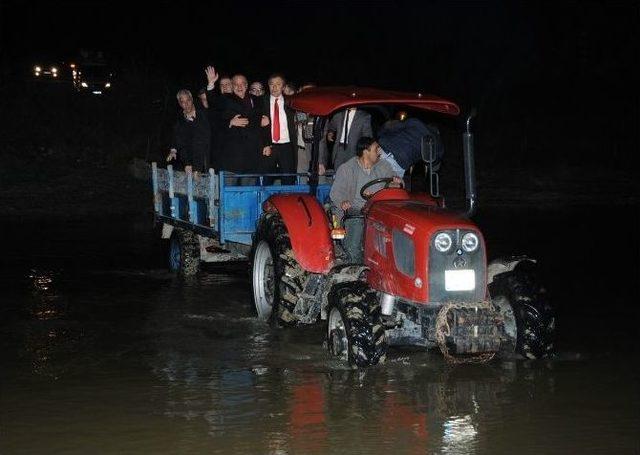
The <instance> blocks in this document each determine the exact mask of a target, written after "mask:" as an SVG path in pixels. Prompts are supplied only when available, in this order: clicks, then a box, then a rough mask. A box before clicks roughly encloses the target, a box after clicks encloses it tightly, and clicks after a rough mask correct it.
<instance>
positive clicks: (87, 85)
mask: <svg viewBox="0 0 640 455" xmlns="http://www.w3.org/2000/svg"><path fill="white" fill-rule="evenodd" d="M80 85H82V86H83V87H84V88H87V87H89V84H87V83H86V82H83V83H82V84H80Z"/></svg>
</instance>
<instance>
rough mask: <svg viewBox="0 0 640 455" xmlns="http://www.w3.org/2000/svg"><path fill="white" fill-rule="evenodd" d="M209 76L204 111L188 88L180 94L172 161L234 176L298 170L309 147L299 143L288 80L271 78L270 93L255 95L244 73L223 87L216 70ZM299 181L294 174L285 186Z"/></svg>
mask: <svg viewBox="0 0 640 455" xmlns="http://www.w3.org/2000/svg"><path fill="white" fill-rule="evenodd" d="M205 74H206V76H207V87H206V90H205V91H204V93H202V94H201V101H202V105H203V107H197V106H196V105H195V103H194V101H193V97H192V95H191V93H190V92H189V91H188V90H180V91H179V92H178V94H177V98H178V104H179V105H180V108H181V109H182V112H181V114H179V115H178V121H177V124H176V130H175V137H174V142H173V144H172V147H171V151H170V153H169V156H168V157H167V161H168V162H179V163H181V164H182V165H185V166H186V165H191V166H192V167H193V168H194V170H199V171H204V170H206V169H208V168H210V167H212V168H214V169H215V170H216V171H218V170H224V171H231V172H234V173H261V174H268V173H276V172H277V173H284V174H295V173H296V172H298V171H299V169H298V166H297V161H298V160H297V156H298V147H302V148H304V147H305V144H304V142H302V143H300V142H299V139H300V138H299V134H298V125H297V124H296V113H295V111H293V110H292V109H291V108H290V107H289V106H288V105H287V104H286V103H285V97H284V95H283V89H284V86H285V83H286V81H285V78H284V76H283V75H281V74H273V75H271V76H270V77H269V80H268V86H269V92H268V93H266V94H265V95H263V96H255V95H252V94H251V93H249V90H248V81H247V78H246V77H245V76H244V75H241V74H237V75H235V76H233V77H232V78H231V80H230V87H229V86H228V85H226V81H221V87H220V89H218V87H216V83H217V82H218V80H219V78H220V77H219V75H218V73H217V72H216V70H215V68H214V67H213V66H209V67H207V68H206V69H205ZM223 82H224V83H225V85H226V86H222V83H223ZM205 106H206V107H205ZM307 166H308V165H307ZM307 171H308V168H307V169H303V170H302V172H307ZM294 180H295V177H293V176H291V177H288V178H284V179H283V181H282V183H293V182H294Z"/></svg>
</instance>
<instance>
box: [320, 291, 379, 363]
mask: <svg viewBox="0 0 640 455" xmlns="http://www.w3.org/2000/svg"><path fill="white" fill-rule="evenodd" d="M328 314H329V318H328V324H327V341H328V343H327V344H328V347H329V352H330V353H331V354H332V355H333V356H335V357H338V358H339V359H341V360H344V361H347V362H349V364H350V365H352V366H356V367H367V366H370V365H376V364H378V363H383V362H384V361H385V359H386V355H387V347H388V345H387V338H386V335H385V330H384V326H383V324H382V320H381V313H380V303H379V302H378V299H377V296H376V293H375V291H373V290H372V289H371V288H370V287H369V286H368V285H367V284H366V283H364V282H361V281H355V282H347V283H340V284H337V285H336V286H335V287H334V288H333V289H332V290H331V291H330V292H329V308H328Z"/></svg>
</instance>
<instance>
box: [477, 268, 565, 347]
mask: <svg viewBox="0 0 640 455" xmlns="http://www.w3.org/2000/svg"><path fill="white" fill-rule="evenodd" d="M489 292H490V293H491V296H492V298H496V299H497V298H500V297H503V298H505V299H507V301H508V302H509V304H510V305H511V307H512V308H513V314H514V315H515V320H516V327H517V339H516V352H517V353H519V354H520V355H522V356H523V357H525V358H527V359H539V358H544V357H548V356H550V355H551V354H553V341H554V335H555V316H554V312H553V308H552V307H551V305H550V304H549V302H548V301H547V295H546V290H545V288H544V287H543V286H542V285H541V284H540V279H539V272H538V266H537V264H536V263H535V262H534V261H532V260H530V259H524V260H521V261H519V262H518V263H517V265H515V266H514V267H513V268H512V269H511V270H510V271H507V272H503V273H500V274H498V275H496V276H495V277H494V278H493V282H492V283H490V285H489Z"/></svg>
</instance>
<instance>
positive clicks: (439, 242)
mask: <svg viewBox="0 0 640 455" xmlns="http://www.w3.org/2000/svg"><path fill="white" fill-rule="evenodd" d="M433 243H434V245H435V247H436V250H438V251H440V252H441V253H446V252H447V251H449V249H451V245H452V244H453V241H452V240H451V236H450V235H449V234H447V233H446V232H441V233H440V234H438V235H436V238H435V239H434V241H433Z"/></svg>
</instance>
